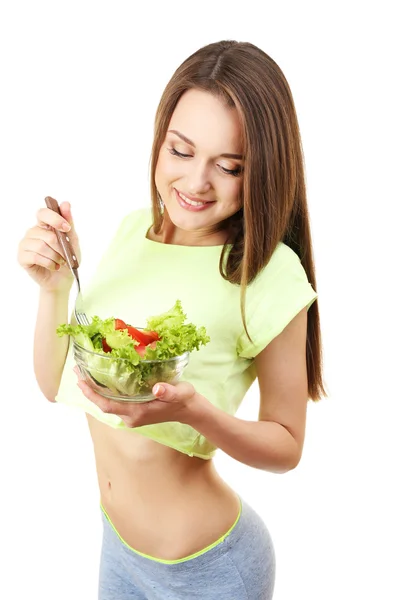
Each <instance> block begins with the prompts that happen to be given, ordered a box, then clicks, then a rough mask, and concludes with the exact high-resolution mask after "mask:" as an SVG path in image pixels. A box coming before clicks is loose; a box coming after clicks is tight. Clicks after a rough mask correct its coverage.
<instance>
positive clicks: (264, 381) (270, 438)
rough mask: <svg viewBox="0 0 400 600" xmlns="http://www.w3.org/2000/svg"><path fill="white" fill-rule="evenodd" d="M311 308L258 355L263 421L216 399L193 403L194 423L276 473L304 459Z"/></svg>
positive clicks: (237, 454)
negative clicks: (216, 402)
mask: <svg viewBox="0 0 400 600" xmlns="http://www.w3.org/2000/svg"><path fill="white" fill-rule="evenodd" d="M306 337H307V310H306V309H303V310H302V311H301V312H300V313H299V314H298V315H297V316H296V317H295V318H294V319H293V320H292V321H291V322H290V323H289V324H288V325H287V326H286V328H285V329H284V330H283V331H282V333H281V334H280V335H278V336H277V337H276V338H275V339H274V340H272V342H270V343H269V344H268V346H267V347H266V348H265V349H264V350H263V351H262V352H260V354H259V355H258V356H257V357H256V359H255V364H256V370H257V378H258V383H259V389H260V410H259V420H258V421H245V420H243V419H238V418H237V417H234V416H232V415H229V414H226V413H225V412H224V411H222V410H220V409H218V408H216V407H215V406H213V405H212V404H211V403H210V402H207V401H203V402H199V403H193V404H192V411H193V417H192V418H191V419H190V424H191V425H192V426H193V427H194V428H195V429H196V430H197V431H199V432H200V433H201V434H203V435H204V436H205V437H206V438H207V439H208V440H209V441H210V442H211V443H213V444H215V445H216V446H218V447H219V448H221V450H223V451H224V452H226V453H227V454H229V455H230V456H232V457H233V458H235V459H236V460H239V461H240V462H242V463H244V464H246V465H250V466H252V467H255V468H257V469H264V470H266V471H272V472H275V473H284V472H286V471H289V470H291V469H294V468H295V467H296V466H297V465H298V463H299V461H300V458H301V454H302V450H303V443H304V435H305V423H306V412H307V401H308V385H307V366H306Z"/></svg>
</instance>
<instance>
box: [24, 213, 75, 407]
mask: <svg viewBox="0 0 400 600" xmlns="http://www.w3.org/2000/svg"><path fill="white" fill-rule="evenodd" d="M60 212H61V215H59V214H58V213H56V212H54V211H53V210H51V209H49V208H41V209H39V211H38V212H37V223H36V225H35V226H34V227H32V228H31V229H28V231H27V232H26V234H25V236H24V238H23V239H22V240H21V242H20V244H19V248H18V262H19V264H20V265H21V266H22V267H23V268H24V269H25V270H26V271H27V273H28V274H29V275H30V276H31V277H32V279H33V280H34V281H35V282H36V283H37V284H38V285H39V286H40V292H39V307H38V313H37V321H36V327H35V336H34V359H33V360H34V371H35V376H36V380H37V382H38V385H39V387H40V389H41V391H42V393H43V395H44V396H45V397H46V398H47V400H49V401H50V402H54V401H55V397H56V395H57V392H58V388H59V387H60V382H61V376H62V372H63V368H64V364H65V359H66V356H67V351H68V344H69V338H68V337H65V336H63V337H58V336H57V334H56V329H57V327H58V325H60V323H67V322H68V300H69V294H70V291H71V287H72V284H73V281H74V279H73V275H72V273H71V271H70V269H69V267H68V265H67V264H66V262H65V257H64V253H63V250H62V247H61V246H60V244H59V242H58V239H57V236H56V234H55V231H54V230H55V229H58V230H59V231H63V232H64V233H65V232H66V229H63V226H64V225H67V226H68V227H69V230H68V237H69V239H70V241H71V244H72V247H73V248H74V251H75V254H76V256H77V258H78V262H80V258H81V256H80V248H79V240H78V237H77V235H76V232H75V228H74V226H73V222H72V215H71V207H70V205H69V203H68V202H63V203H62V204H61V205H60Z"/></svg>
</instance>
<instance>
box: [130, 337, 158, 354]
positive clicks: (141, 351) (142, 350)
mask: <svg viewBox="0 0 400 600" xmlns="http://www.w3.org/2000/svg"><path fill="white" fill-rule="evenodd" d="M156 346H157V341H154V342H151V344H147V346H144V345H143V344H139V345H138V346H135V350H136V352H137V353H138V354H139V356H141V357H142V358H143V356H144V355H145V354H146V349H147V348H151V349H152V350H155V349H156Z"/></svg>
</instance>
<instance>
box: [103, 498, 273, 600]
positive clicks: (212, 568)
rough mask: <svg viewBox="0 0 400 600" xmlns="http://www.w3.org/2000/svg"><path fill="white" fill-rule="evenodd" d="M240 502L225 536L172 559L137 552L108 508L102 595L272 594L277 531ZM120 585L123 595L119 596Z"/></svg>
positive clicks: (259, 598) (255, 598)
mask: <svg viewBox="0 0 400 600" xmlns="http://www.w3.org/2000/svg"><path fill="white" fill-rule="evenodd" d="M239 503H240V512H239V514H238V516H237V518H236V520H235V522H234V524H233V525H232V526H231V528H230V529H229V530H228V531H227V532H226V533H225V535H224V536H223V537H222V538H221V539H220V540H218V541H217V542H216V543H214V544H212V545H211V546H210V547H206V548H203V550H202V551H200V552H198V553H196V554H195V555H190V556H186V557H184V558H182V559H178V560H170V561H165V560H160V559H157V558H155V557H151V556H145V555H143V554H141V553H139V552H137V550H136V549H134V548H132V547H131V546H130V545H129V544H128V543H127V542H126V541H125V540H124V539H123V538H122V536H121V535H120V534H119V532H118V531H117V530H116V528H115V527H114V525H113V523H112V522H111V521H110V519H109V517H108V515H106V513H105V512H104V511H103V512H102V519H103V532H104V533H103V544H102V552H101V563H100V580H99V581H100V585H99V598H100V599H101V600H109V599H111V598H116V597H118V598H120V599H122V598H125V597H126V598H138V599H151V600H165V599H166V598H171V599H174V600H180V599H182V600H183V599H185V600H186V599H187V598H188V597H190V598H191V599H196V598H199V599H200V598H201V599H202V600H208V599H210V600H215V598H218V599H219V600H225V599H226V600H232V598H235V600H242V599H243V600H244V599H246V600H247V599H249V600H268V599H270V598H272V594H273V588H274V581H275V552H274V547H273V543H272V539H271V536H270V534H269V531H268V529H267V527H266V525H265V523H264V522H263V520H262V519H261V517H260V516H259V515H258V514H257V513H256V512H255V511H254V510H253V509H252V508H251V507H250V506H249V505H248V504H247V502H245V501H244V500H243V499H239ZM116 590H118V595H114V594H116ZM124 594H125V595H124Z"/></svg>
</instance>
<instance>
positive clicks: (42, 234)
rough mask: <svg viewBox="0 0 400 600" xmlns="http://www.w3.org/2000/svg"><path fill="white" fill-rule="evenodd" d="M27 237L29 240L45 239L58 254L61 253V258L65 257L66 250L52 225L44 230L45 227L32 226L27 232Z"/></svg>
mask: <svg viewBox="0 0 400 600" xmlns="http://www.w3.org/2000/svg"><path fill="white" fill-rule="evenodd" d="M25 238H26V239H27V240H31V239H35V240H41V241H44V242H45V243H46V244H47V245H48V246H49V247H50V248H51V249H52V250H53V251H54V252H55V253H56V254H59V255H60V256H61V258H63V257H64V251H63V249H62V246H61V244H60V242H59V241H58V237H57V234H56V232H55V231H54V229H53V228H52V227H50V226H49V229H48V230H43V228H42V227H40V226H39V225H37V226H36V227H32V228H31V229H29V231H28V232H27V234H26V236H25Z"/></svg>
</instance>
